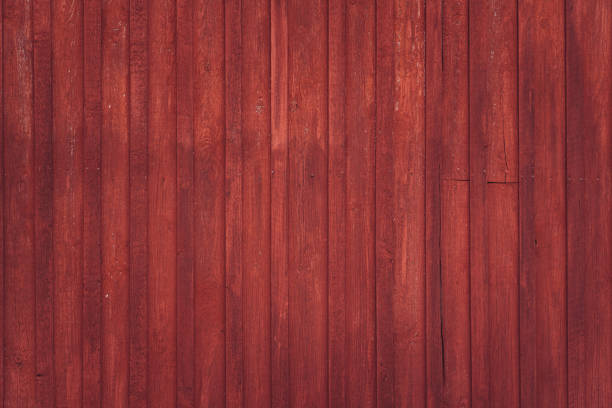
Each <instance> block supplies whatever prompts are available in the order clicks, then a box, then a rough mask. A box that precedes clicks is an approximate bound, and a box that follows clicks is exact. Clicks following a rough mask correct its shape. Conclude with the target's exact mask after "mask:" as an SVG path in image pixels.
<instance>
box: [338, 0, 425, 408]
mask: <svg viewBox="0 0 612 408" xmlns="http://www.w3.org/2000/svg"><path fill="white" fill-rule="evenodd" d="M330 17H331V16H330ZM394 20H395V4H394V1H393V0H381V1H377V2H376V221H375V222H376V361H377V371H376V398H377V406H379V407H392V406H395V392H394V391H395V362H396V360H395V347H394V343H395V339H394V337H395V336H394V327H393V323H394V314H395V311H394V310H393V292H394V287H395V279H394V275H393V274H394V271H395V268H394V262H395V259H394V257H395V236H396V235H395V222H394V219H393V218H394V209H395V206H394V177H393V172H394V168H393V163H394V157H395V152H394V151H393V148H394V146H393V119H394V106H395V101H394V98H395V51H396V49H397V47H396V38H395V25H394ZM330 24H331V23H330ZM331 27H332V25H330V29H331ZM331 44H332V42H331V40H330V46H331ZM330 55H331V50H330ZM331 64H332V61H331V59H330V66H331ZM332 92H334V86H333V85H332V83H331V82H330V95H331V94H332ZM342 102H343V101H342ZM336 104H339V103H338V102H337V103H336ZM331 106H333V105H332V103H331V101H330V108H331ZM342 124H344V123H342ZM342 130H343V128H342ZM332 135H333V133H331V128H330V149H331V146H332V144H331V136H332ZM331 194H332V192H331V191H330V196H331ZM342 221H343V220H342ZM342 225H343V223H342ZM331 242H333V238H332V236H331V234H330V248H331ZM330 255H331V254H330ZM330 310H331V297H330ZM332 316H333V315H330V319H331V318H332ZM343 348H344V346H343V345H341V346H340V347H339V350H340V352H342V350H343ZM421 401H423V400H421Z"/></svg>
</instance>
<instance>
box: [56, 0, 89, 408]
mask: <svg viewBox="0 0 612 408" xmlns="http://www.w3.org/2000/svg"><path fill="white" fill-rule="evenodd" d="M52 16H53V21H52V23H51V25H52V27H53V34H52V37H53V43H52V45H53V66H52V71H53V191H54V197H53V267H54V273H55V291H54V331H53V333H54V357H55V381H56V382H55V383H56V392H55V403H56V405H57V406H61V407H67V408H69V407H77V406H80V405H81V403H82V397H83V392H82V341H81V339H82V312H83V310H82V306H83V301H82V300H83V299H82V294H83V293H82V287H83V279H82V278H83V275H82V271H83V248H82V243H83V215H84V214H83V116H84V115H83V102H84V98H83V93H84V92H83V5H82V4H81V3H78V2H69V1H66V0H54V1H53V8H52Z"/></svg>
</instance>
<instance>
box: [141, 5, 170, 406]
mask: <svg viewBox="0 0 612 408" xmlns="http://www.w3.org/2000/svg"><path fill="white" fill-rule="evenodd" d="M148 11H149V13H150V14H149V18H148V39H147V41H148V42H147V44H148V58H149V71H148V91H149V95H148V117H147V119H148V123H147V133H148V145H147V153H148V154H147V158H148V174H147V181H148V195H149V199H148V209H149V211H148V238H149V242H148V244H149V245H148V268H149V271H148V282H147V284H148V293H147V299H148V307H147V312H148V343H147V356H148V366H147V377H148V379H147V402H148V406H149V407H151V408H157V407H159V408H162V407H171V406H175V404H176V400H177V383H176V373H177V347H176V346H177V315H176V312H177V291H176V289H177V264H176V250H177V114H176V113H177V112H176V108H177V98H176V83H177V81H176V77H177V67H176V25H177V22H176V14H177V13H176V3H175V2H173V1H169V0H154V1H151V2H149V10H148Z"/></svg>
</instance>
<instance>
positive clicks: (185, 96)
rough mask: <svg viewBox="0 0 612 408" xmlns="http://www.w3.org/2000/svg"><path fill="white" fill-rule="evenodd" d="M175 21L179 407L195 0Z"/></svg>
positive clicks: (189, 281) (185, 342)
mask: <svg viewBox="0 0 612 408" xmlns="http://www.w3.org/2000/svg"><path fill="white" fill-rule="evenodd" d="M176 4H177V6H176V7H177V11H176V13H177V15H176V18H177V23H176V30H177V31H176V36H177V37H176V61H177V64H176V69H177V75H176V81H177V82H176V93H177V96H176V98H177V100H176V104H177V105H176V109H177V135H176V138H177V142H176V143H177V157H176V160H177V183H178V188H177V198H176V199H177V227H176V234H177V235H176V239H177V244H176V257H177V259H176V265H177V266H176V267H177V271H176V273H177V282H176V285H177V289H176V290H177V292H176V301H177V305H176V322H177V333H176V336H177V337H176V345H177V354H176V358H177V378H176V383H177V390H176V392H177V401H176V404H177V407H185V408H188V407H194V404H195V395H194V369H195V360H194V357H195V355H194V336H195V332H194V324H195V316H194V306H195V303H194V289H195V288H194V241H193V238H194V234H193V221H194V212H193V208H194V207H193V206H194V202H193V200H194V198H193V178H194V175H193V170H194V162H193V160H194V149H193V140H194V139H193V79H192V78H193V76H192V70H193V61H192V58H193V26H192V24H193V2H192V0H179V1H177V2H176Z"/></svg>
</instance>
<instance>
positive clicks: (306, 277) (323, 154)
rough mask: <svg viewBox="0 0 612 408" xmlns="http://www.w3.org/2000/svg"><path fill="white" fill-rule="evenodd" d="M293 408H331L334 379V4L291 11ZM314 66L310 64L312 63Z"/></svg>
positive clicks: (294, 6)
mask: <svg viewBox="0 0 612 408" xmlns="http://www.w3.org/2000/svg"><path fill="white" fill-rule="evenodd" d="M287 19H288V25H287V27H288V50H289V52H288V75H289V83H288V95H289V96H288V98H289V101H288V102H289V113H288V118H289V140H288V143H289V154H290V155H291V156H290V157H291V160H289V215H288V216H289V228H290V229H289V360H290V363H289V381H290V385H289V387H290V390H289V395H290V405H292V406H317V407H324V406H326V404H327V401H328V388H327V387H328V376H327V356H328V353H327V344H328V343H327V296H328V289H327V251H328V247H327V238H328V237H327V233H328V231H327V221H328V206H327V184H328V179H327V153H328V152H327V145H328V134H327V126H328V123H327V114H328V113H327V98H328V94H327V89H328V88H327V72H328V71H327V2H323V1H313V2H309V3H307V4H306V3H303V2H299V1H295V0H291V1H289V2H288V4H287ZM305 61H308V63H305Z"/></svg>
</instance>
